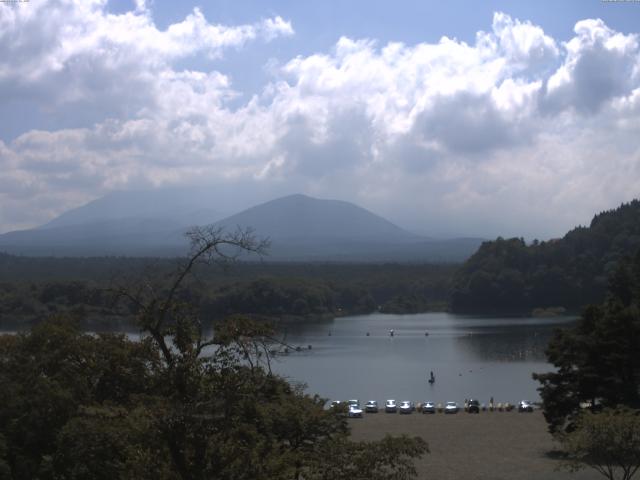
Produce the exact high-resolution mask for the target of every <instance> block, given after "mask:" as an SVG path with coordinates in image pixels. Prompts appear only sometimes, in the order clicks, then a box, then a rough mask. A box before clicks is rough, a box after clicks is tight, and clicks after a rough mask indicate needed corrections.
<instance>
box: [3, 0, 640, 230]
mask: <svg viewBox="0 0 640 480" xmlns="http://www.w3.org/2000/svg"><path fill="white" fill-rule="evenodd" d="M7 32H11V33H7ZM27 32H31V36H28V35H26V33H27ZM291 34H293V27H292V26H291V24H290V23H288V22H286V21H284V20H283V19H282V18H280V17H274V18H271V19H266V20H262V21H259V22H257V23H255V24H249V25H243V26H222V25H213V24H211V23H210V22H208V21H207V20H206V18H205V17H204V16H203V14H202V13H201V12H200V11H198V10H194V11H193V12H192V13H191V14H190V15H189V16H187V17H186V18H185V19H184V20H183V21H181V22H179V23H176V24H173V25H171V26H169V27H168V28H167V29H166V30H160V29H158V28H157V27H156V26H155V24H154V22H153V18H152V15H151V12H150V11H149V7H148V6H147V5H146V4H145V3H144V2H138V6H137V8H136V10H135V11H132V12H128V13H126V14H122V15H109V14H107V13H106V12H105V4H104V2H91V3H88V2H82V3H72V2H62V1H60V2H52V3H50V4H46V5H45V6H40V5H38V6H35V5H34V8H33V9H22V10H18V9H14V8H12V7H7V6H0V37H2V35H4V40H5V41H2V42H0V45H4V46H0V86H2V87H4V88H5V92H7V91H8V90H7V89H9V90H11V89H13V90H14V94H19V95H24V96H27V97H29V98H39V99H41V100H38V101H39V102H41V104H43V105H50V106H51V107H50V108H56V109H63V108H69V113H70V114H71V113H73V112H74V108H78V109H87V108H89V107H91V108H93V109H94V110H95V111H96V112H99V113H100V115H101V116H100V118H99V119H98V121H95V122H89V123H87V124H85V125H82V126H81V127H78V128H67V129H58V130H53V129H52V130H51V131H45V130H31V131H27V132H24V133H23V134H22V135H20V136H19V137H17V138H16V139H14V140H13V141H9V142H7V143H6V144H0V166H2V167H3V181H0V197H2V200H3V207H2V209H0V229H5V230H7V229H10V228H15V227H22V226H27V225H33V224H37V223H41V222H43V221H44V220H46V219H48V218H50V217H51V216H53V215H54V214H57V213H60V212H61V211H64V210H65V209H67V208H69V207H71V206H76V205H77V204H79V203H82V202H83V201H86V200H90V199H92V198H95V197H97V196H99V195H101V194H104V193H106V192H108V191H110V190H112V189H126V188H141V187H153V186H166V185H182V184H190V183H198V184H201V185H202V184H205V183H207V182H213V183H216V182H218V183H219V182H224V183H226V184H237V185H239V187H238V189H237V194H238V195H243V194H244V192H245V190H243V189H254V188H256V189H258V188H259V189H260V190H261V191H262V190H264V191H267V190H268V191H269V192H272V193H273V194H277V193H278V192H281V193H283V194H284V193H291V192H294V191H304V192H306V193H309V194H314V195H318V196H323V197H334V198H344V199H347V200H353V201H356V202H358V203H361V204H363V205H364V206H367V207H369V208H372V209H374V210H375V211H378V212H380V213H382V214H385V215H389V216H390V217H392V218H395V219H398V220H400V221H402V222H403V223H404V224H405V225H412V226H417V225H420V224H422V225H423V229H424V231H427V232H430V233H435V234H437V233H445V232H446V233H457V234H485V235H493V234H496V235H497V234H503V235H509V234H518V235H520V234H522V235H539V236H546V235H552V234H553V235H555V234H558V233H560V232H562V231H563V230H565V229H566V228H569V227H570V226H572V225H573V224H574V223H576V218H580V219H584V221H587V220H588V217H589V216H590V215H591V214H593V213H594V212H595V211H598V210H601V209H603V208H607V207H612V206H615V204H616V203H618V202H620V201H623V200H628V199H630V198H632V197H633V196H635V195H637V191H636V190H637V184H638V180H639V179H640V171H639V169H640V166H639V165H640V147H638V144H637V142H636V141H635V139H636V138H639V135H640V127H639V125H640V75H639V73H638V72H639V68H640V67H639V65H640V63H639V60H638V58H639V55H640V47H639V46H638V39H637V36H636V35H623V34H620V33H618V32H615V31H613V30H611V29H609V28H608V27H607V26H606V25H604V23H602V22H601V21H599V20H585V21H581V22H578V23H577V24H576V27H575V37H574V38H572V39H571V40H569V41H568V42H564V43H559V42H557V41H556V40H555V39H553V38H551V37H549V36H548V35H546V34H545V33H544V31H543V30H542V29H541V28H540V27H538V26H536V25H533V24H531V23H530V22H527V21H520V20H517V19H513V18H511V17H509V16H508V15H506V14H503V13H496V14H495V15H494V19H493V24H492V28H491V31H489V32H479V33H478V34H477V36H476V41H475V43H474V44H467V43H465V42H461V41H458V40H455V39H450V38H447V37H443V38H442V39H441V40H440V41H438V42H436V43H420V44H417V45H405V44H402V43H389V44H386V45H379V44H378V43H377V42H376V41H374V40H370V39H351V38H348V37H343V38H340V39H339V40H338V41H337V42H336V45H335V47H334V48H333V49H332V51H330V52H319V53H316V54H314V55H309V56H300V57H296V58H293V59H291V60H290V61H288V62H286V63H285V64H284V65H282V66H281V67H279V68H272V69H271V71H272V74H273V75H274V78H273V81H272V83H270V84H269V85H266V86H265V89H264V91H263V92H262V93H261V94H260V95H257V96H254V97H252V98H251V99H249V100H248V101H245V102H244V103H240V105H239V106H237V107H234V108H232V107H231V105H232V102H231V100H234V102H236V103H235V104H237V102H238V100H239V97H238V92H236V91H235V90H234V86H233V78H231V77H230V76H229V75H227V74H225V73H224V72H219V71H215V70H214V71H199V70H196V69H185V68H180V67H179V66H178V65H180V63H179V61H180V60H182V59H185V58H189V57H192V56H198V55H205V56H208V57H210V58H218V57H219V56H220V55H222V54H223V52H224V51H225V49H228V48H236V47H241V46H243V45H245V44H246V43H247V42H249V41H253V40H258V39H262V40H264V41H269V40H272V39H273V38H275V37H276V36H288V35H291ZM8 38H13V39H14V45H13V49H14V54H10V53H9V52H8V51H7V50H6V49H7V48H8V47H7V46H6V45H7V42H6V40H7V39H8ZM16 38H18V39H19V41H17V40H15V39H16ZM0 40H3V38H0ZM3 48H4V49H5V50H2V49H3ZM16 48H17V50H15V49H16ZM16 51H17V52H19V53H20V54H21V55H16V54H15V53H16ZM272 67H273V65H272ZM0 95H2V94H0ZM69 105H70V106H69ZM67 106H68V107H67ZM605 181H606V182H607V183H606V184H605ZM265 186H268V187H265ZM30 199H31V200H30ZM17 206H19V207H20V210H19V211H20V212H21V215H19V216H17V215H15V214H13V213H10V211H9V209H11V212H14V211H15V210H14V207H17ZM436 225H437V226H438V230H436V229H435V227H434V226H436Z"/></svg>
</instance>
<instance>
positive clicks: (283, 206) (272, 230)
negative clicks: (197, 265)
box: [218, 193, 417, 243]
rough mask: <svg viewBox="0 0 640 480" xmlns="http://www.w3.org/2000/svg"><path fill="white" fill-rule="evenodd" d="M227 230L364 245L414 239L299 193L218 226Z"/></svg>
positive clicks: (353, 210) (345, 205) (348, 208)
mask: <svg viewBox="0 0 640 480" xmlns="http://www.w3.org/2000/svg"><path fill="white" fill-rule="evenodd" d="M218 224H219V225H223V226H226V227H229V228H233V227H235V226H240V227H251V228H253V229H254V230H255V232H256V234H258V235H262V236H268V237H270V238H272V239H293V238H296V239H302V238H309V239H311V238H313V239H316V240H320V239H328V238H332V239H339V240H341V241H345V240H354V241H355V240H367V241H368V242H374V243H375V242H388V241H394V242H403V241H406V240H409V239H412V240H415V239H416V238H417V236H416V235H414V234H412V233H409V232H407V231H406V230H403V229H402V228H400V227H398V226H397V225H394V224H393V223H391V222H389V221H388V220H386V219H384V218H382V217H380V216H378V215H376V214H374V213H372V212H370V211H369V210H366V209H364V208H362V207H359V206H357V205H355V204H353V203H350V202H345V201H341V200H326V199H318V198H313V197H309V196H307V195H303V194H300V193H297V194H293V195H287V196H285V197H280V198H276V199H274V200H271V201H269V202H266V203H263V204H260V205H256V206H254V207H251V208H249V209H247V210H244V211H242V212H240V213H237V214H236V215H232V216H230V217H227V218H225V219H224V220H221V221H220V222H218Z"/></svg>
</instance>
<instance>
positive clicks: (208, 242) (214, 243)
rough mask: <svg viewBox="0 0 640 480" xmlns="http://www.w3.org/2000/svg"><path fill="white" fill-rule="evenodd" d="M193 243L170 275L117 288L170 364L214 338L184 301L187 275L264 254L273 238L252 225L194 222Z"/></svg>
mask: <svg viewBox="0 0 640 480" xmlns="http://www.w3.org/2000/svg"><path fill="white" fill-rule="evenodd" d="M186 236H187V238H188V239H189V241H190V244H191V248H190V250H189V254H188V255H187V256H186V257H185V258H184V259H182V260H181V261H180V262H179V264H178V265H177V268H176V269H175V270H174V271H173V272H172V273H171V274H170V278H169V279H157V278H145V279H141V280H138V281H137V282H136V285H125V286H119V287H116V288H114V289H112V291H113V292H114V293H115V294H116V296H117V297H119V298H125V299H127V300H128V301H129V302H131V303H132V304H133V305H134V308H135V311H136V317H137V322H138V325H139V327H140V328H141V330H142V331H143V332H146V333H148V334H149V335H151V337H152V338H153V339H154V341H155V342H156V344H157V345H158V347H159V348H160V351H161V352H162V355H163V358H164V360H165V362H166V363H167V365H168V366H169V367H172V366H174V364H175V354H176V351H175V350H174V349H172V348H171V345H170V344H169V343H168V341H167V339H168V338H170V339H171V341H172V342H173V345H174V346H175V348H176V349H177V351H178V352H179V353H180V355H182V356H189V357H193V358H197V357H199V356H200V354H201V353H202V351H203V349H204V348H206V347H207V346H209V345H212V344H213V343H214V340H213V338H205V336H204V332H203V328H202V322H201V319H200V318H199V314H198V312H197V307H196V306H195V305H192V304H191V303H189V302H184V301H181V300H180V293H181V292H182V290H183V289H184V287H185V282H186V280H187V278H188V277H189V276H190V275H192V274H193V273H194V269H195V268H196V267H197V266H198V265H202V264H205V265H209V264H212V263H217V264H220V265H228V264H229V263H232V262H235V261H236V260H237V259H238V257H239V256H240V255H241V254H243V253H254V254H257V255H265V254H266V251H267V248H268V247H269V244H270V242H269V240H268V239H259V238H258V237H256V236H255V234H254V232H253V230H252V229H250V228H245V229H242V228H237V229H236V230H235V231H233V232H227V231H226V230H225V229H224V228H223V227H216V226H205V227H193V228H192V229H190V230H189V231H188V232H187V234H186Z"/></svg>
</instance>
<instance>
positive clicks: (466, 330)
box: [274, 313, 574, 403]
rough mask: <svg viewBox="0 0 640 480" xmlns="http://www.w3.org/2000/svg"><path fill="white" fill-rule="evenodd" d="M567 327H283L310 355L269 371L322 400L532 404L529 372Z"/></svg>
mask: <svg viewBox="0 0 640 480" xmlns="http://www.w3.org/2000/svg"><path fill="white" fill-rule="evenodd" d="M573 321H574V319H572V318H566V317H563V318H553V319H548V318H546V319H542V318H495V317H472V316H458V315H451V314H446V313H426V314H418V315H383V314H372V315H362V316H353V317H342V318H337V319H335V320H333V321H332V322H322V323H320V322H318V323H315V322H314V323H306V324H303V325H301V324H295V325H291V324H290V325H287V326H283V327H282V329H283V332H285V334H286V338H287V342H288V343H291V344H298V345H302V346H306V345H312V346H313V349H312V350H303V351H302V352H296V353H293V354H291V355H288V356H286V357H279V360H278V361H277V362H276V363H275V365H274V369H275V370H276V371H277V372H278V373H280V374H282V375H285V376H286V377H288V378H289V379H290V380H292V381H297V382H303V383H306V384H307V385H308V387H309V391H310V392H315V393H319V394H320V395H322V396H325V397H327V398H342V399H345V398H360V399H361V400H366V399H377V400H379V401H382V400H384V399H386V398H395V399H397V400H402V399H409V400H415V401H422V400H432V401H436V402H444V401H447V400H456V401H459V402H462V401H463V400H464V399H465V398H470V397H476V398H479V399H480V401H481V402H485V403H488V400H489V398H490V397H491V396H493V397H494V398H495V400H496V401H510V402H516V401H518V400H521V399H525V398H526V399H537V398H538V394H537V392H536V388H537V383H536V382H534V381H533V380H532V378H531V373H532V372H544V371H547V370H549V369H550V368H551V367H550V366H549V365H548V364H547V363H546V360H545V356H544V350H545V348H546V345H547V343H548V341H549V338H550V336H551V334H552V332H553V329H554V328H556V327H559V326H566V325H570V324H571V323H572V322H573ZM391 329H393V333H394V335H393V336H390V333H389V332H390V330H391ZM367 334H368V335H367ZM426 334H428V335H426ZM431 371H433V372H434V374H435V377H436V382H435V383H434V384H433V385H430V384H429V383H428V382H427V380H428V376H429V373H430V372H431Z"/></svg>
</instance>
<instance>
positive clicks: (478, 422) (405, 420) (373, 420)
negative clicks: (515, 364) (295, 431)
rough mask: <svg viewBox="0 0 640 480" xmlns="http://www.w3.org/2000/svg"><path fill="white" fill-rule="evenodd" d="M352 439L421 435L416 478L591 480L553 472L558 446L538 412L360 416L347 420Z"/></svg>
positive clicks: (592, 475)
mask: <svg viewBox="0 0 640 480" xmlns="http://www.w3.org/2000/svg"><path fill="white" fill-rule="evenodd" d="M349 424H350V425H351V427H352V436H353V439H354V440H377V439H380V438H382V437H383V436H384V435H385V434H387V433H389V434H392V435H401V434H407V435H410V436H420V437H422V438H424V439H425V440H426V441H427V442H428V443H429V450H430V451H431V453H429V454H426V455H424V456H423V457H422V458H421V459H419V460H417V461H416V467H417V469H418V472H419V475H418V478H420V479H435V480H449V479H450V480H458V479H464V480H514V479H524V480H569V479H573V480H591V479H594V480H595V479H599V478H603V477H601V476H600V475H599V474H598V473H597V472H595V471H593V470H591V469H586V470H582V471H580V472H577V473H570V472H567V471H564V470H560V471H559V470H557V467H558V464H559V462H558V460H557V459H556V458H554V455H553V452H554V450H556V449H557V445H556V444H555V443H554V441H553V439H552V438H551V436H550V435H549V433H548V432H547V425H546V423H545V421H544V417H543V416H542V413H541V412H540V411H535V412H533V413H518V412H515V411H512V412H481V413H479V414H469V413H465V412H460V413H458V414H454V415H445V414H443V413H436V414H431V415H430V414H421V413H415V412H414V413H412V414H410V415H400V414H387V413H384V412H380V413H377V414H365V416H364V418H361V419H360V418H354V419H349Z"/></svg>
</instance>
